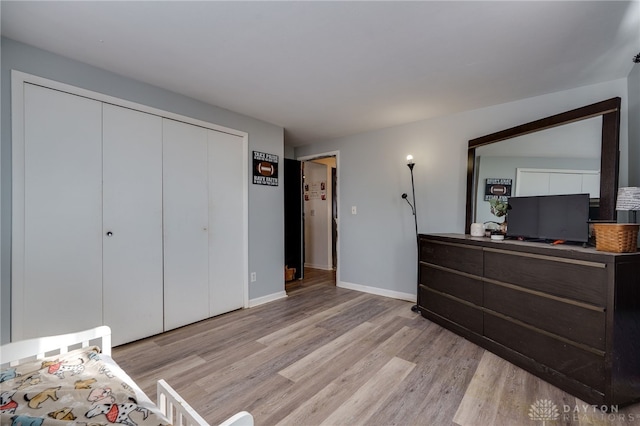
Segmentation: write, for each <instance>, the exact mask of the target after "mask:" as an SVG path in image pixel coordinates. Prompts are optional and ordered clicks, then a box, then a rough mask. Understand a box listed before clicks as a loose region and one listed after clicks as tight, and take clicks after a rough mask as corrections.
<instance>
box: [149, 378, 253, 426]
mask: <svg viewBox="0 0 640 426" xmlns="http://www.w3.org/2000/svg"><path fill="white" fill-rule="evenodd" d="M158 408H160V411H162V414H164V415H165V416H166V417H167V418H168V419H169V421H171V422H172V424H173V425H174V426H209V423H207V422H206V421H205V420H204V419H203V418H202V417H201V416H200V415H199V414H198V413H197V412H196V410H194V409H193V408H192V407H191V406H190V405H189V404H188V403H187V402H186V401H185V400H184V399H182V397H181V396H180V395H179V394H178V393H177V392H176V391H175V390H173V388H172V387H171V386H169V384H168V383H167V382H165V381H164V380H158ZM220 426H253V416H252V415H251V414H249V413H247V412H246V411H241V412H239V413H237V414H235V415H234V416H232V417H230V418H228V419H227V420H225V421H224V422H222V423H221V424H220Z"/></svg>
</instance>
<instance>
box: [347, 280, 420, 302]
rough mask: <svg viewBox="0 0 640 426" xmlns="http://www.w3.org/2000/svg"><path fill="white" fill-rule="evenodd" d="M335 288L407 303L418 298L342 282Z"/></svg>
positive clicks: (412, 295)
mask: <svg viewBox="0 0 640 426" xmlns="http://www.w3.org/2000/svg"><path fill="white" fill-rule="evenodd" d="M336 287H341V288H347V289H349V290H356V291H361V292H363V293H370V294H375V295H377V296H385V297H390V298H392V299H400V300H406V301H407V302H412V303H416V302H417V300H418V297H417V296H416V295H415V294H410V293H402V292H399V291H393V290H387V289H384V288H378V287H369V286H366V285H361V284H353V283H348V282H344V281H340V282H338V283H336Z"/></svg>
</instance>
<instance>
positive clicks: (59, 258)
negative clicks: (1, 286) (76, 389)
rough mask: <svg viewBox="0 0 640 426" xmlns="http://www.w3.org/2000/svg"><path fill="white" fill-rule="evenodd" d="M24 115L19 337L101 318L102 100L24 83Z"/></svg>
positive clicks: (16, 288)
mask: <svg viewBox="0 0 640 426" xmlns="http://www.w3.org/2000/svg"><path fill="white" fill-rule="evenodd" d="M15 113H16V112H15V111H14V114H15ZM23 114H24V151H23V152H18V151H17V152H14V168H15V170H14V176H15V178H14V187H13V188H14V191H18V192H17V193H15V194H14V215H13V217H14V221H16V223H14V235H13V239H14V241H15V245H14V247H13V252H12V253H13V271H14V274H13V286H12V289H13V290H12V291H13V295H12V300H13V305H12V339H13V340H18V339H24V338H29V337H34V336H44V335H48V334H57V333H67V332H69V331H73V330H80V329H84V328H89V327H94V326H98V325H101V324H102V238H101V235H102V104H101V103H100V102H97V101H94V100H90V99H87V98H83V97H80V96H75V95H70V94H67V93H63V92H59V91H56V90H51V89H46V88H42V87H39V86H35V85H31V84H25V85H24V112H23ZM21 167H23V170H22V172H23V173H21V171H20V168H21ZM21 178H23V181H22V182H20V179H21ZM21 183H22V185H21ZM22 221H23V222H22Z"/></svg>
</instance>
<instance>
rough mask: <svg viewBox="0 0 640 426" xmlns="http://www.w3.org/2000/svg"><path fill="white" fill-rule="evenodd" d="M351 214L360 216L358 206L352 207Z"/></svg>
mask: <svg viewBox="0 0 640 426" xmlns="http://www.w3.org/2000/svg"><path fill="white" fill-rule="evenodd" d="M351 214H358V209H357V208H356V206H351Z"/></svg>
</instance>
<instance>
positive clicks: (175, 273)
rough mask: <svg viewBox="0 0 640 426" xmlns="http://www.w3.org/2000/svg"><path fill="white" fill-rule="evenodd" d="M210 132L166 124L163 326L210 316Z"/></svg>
mask: <svg viewBox="0 0 640 426" xmlns="http://www.w3.org/2000/svg"><path fill="white" fill-rule="evenodd" d="M207 186H208V173H207V130H206V129H204V128H201V127H197V126H193V125H189V124H185V123H181V122H177V121H174V120H169V119H163V208H164V326H165V330H170V329H173V328H177V327H180V326H183V325H186V324H190V323H193V322H195V321H199V320H201V319H205V318H208V317H209V256H208V233H209V231H208V227H209V223H208V220H209V218H208V211H209V208H208V189H207Z"/></svg>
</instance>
